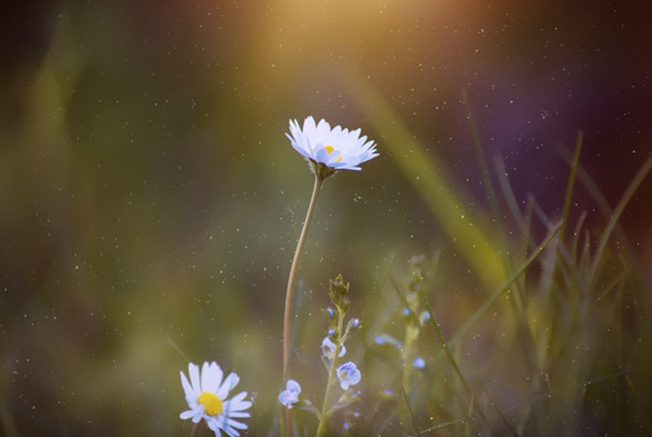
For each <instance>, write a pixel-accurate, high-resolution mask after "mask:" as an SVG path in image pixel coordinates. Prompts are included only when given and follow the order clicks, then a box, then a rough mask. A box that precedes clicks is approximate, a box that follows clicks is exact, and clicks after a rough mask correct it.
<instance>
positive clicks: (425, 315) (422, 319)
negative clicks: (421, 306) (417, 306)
mask: <svg viewBox="0 0 652 437" xmlns="http://www.w3.org/2000/svg"><path fill="white" fill-rule="evenodd" d="M429 320H430V313H429V312H428V311H424V312H422V313H421V316H420V317H419V321H420V322H421V324H424V323H426V322H427V321H429Z"/></svg>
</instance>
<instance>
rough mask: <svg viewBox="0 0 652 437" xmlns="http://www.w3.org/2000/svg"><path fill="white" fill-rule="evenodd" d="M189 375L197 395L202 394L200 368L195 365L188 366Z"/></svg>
mask: <svg viewBox="0 0 652 437" xmlns="http://www.w3.org/2000/svg"><path fill="white" fill-rule="evenodd" d="M188 375H190V383H191V384H192V388H193V390H194V391H195V393H197V394H199V393H201V383H200V382H201V380H200V378H199V366H197V365H196V364H193V363H189V364H188Z"/></svg>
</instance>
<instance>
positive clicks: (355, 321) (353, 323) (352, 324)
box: [349, 318, 360, 329]
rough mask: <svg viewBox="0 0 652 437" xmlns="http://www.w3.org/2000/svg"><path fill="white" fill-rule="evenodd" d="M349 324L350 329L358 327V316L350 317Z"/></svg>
mask: <svg viewBox="0 0 652 437" xmlns="http://www.w3.org/2000/svg"><path fill="white" fill-rule="evenodd" d="M349 326H350V327H351V329H357V328H359V327H360V319H358V318H355V319H351V320H350V321H349Z"/></svg>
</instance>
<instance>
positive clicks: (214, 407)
mask: <svg viewBox="0 0 652 437" xmlns="http://www.w3.org/2000/svg"><path fill="white" fill-rule="evenodd" d="M198 402H199V403H200V404H201V405H203V406H204V411H205V412H206V414H208V415H209V416H219V415H220V414H222V413H223V412H224V404H222V400H221V399H220V398H218V397H217V396H216V395H214V394H213V393H209V392H204V393H202V395H201V396H199V400H198Z"/></svg>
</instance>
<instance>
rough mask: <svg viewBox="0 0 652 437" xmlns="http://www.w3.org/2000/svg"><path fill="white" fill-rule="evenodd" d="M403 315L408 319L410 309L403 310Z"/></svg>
mask: <svg viewBox="0 0 652 437" xmlns="http://www.w3.org/2000/svg"><path fill="white" fill-rule="evenodd" d="M403 315H404V316H405V317H408V316H409V315H410V308H403Z"/></svg>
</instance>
